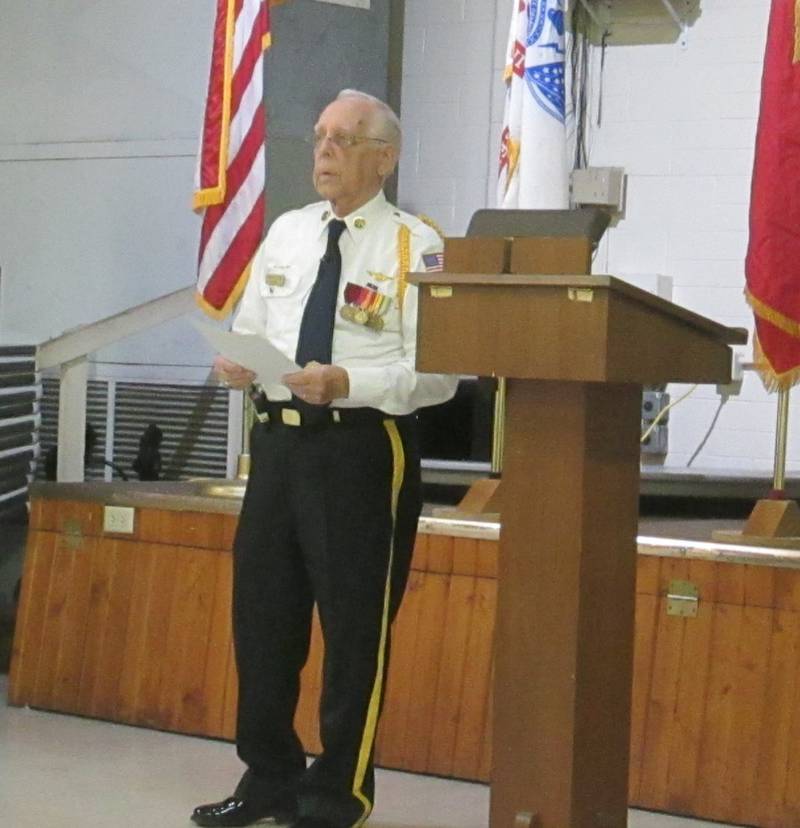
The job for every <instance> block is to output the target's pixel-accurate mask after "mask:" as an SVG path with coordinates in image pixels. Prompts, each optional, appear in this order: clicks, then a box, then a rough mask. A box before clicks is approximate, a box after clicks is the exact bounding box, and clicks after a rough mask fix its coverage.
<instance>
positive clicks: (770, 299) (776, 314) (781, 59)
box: [745, 0, 800, 390]
mask: <svg viewBox="0 0 800 828" xmlns="http://www.w3.org/2000/svg"><path fill="white" fill-rule="evenodd" d="M745 271H746V274H747V289H746V291H745V295H746V296H747V300H748V302H749V303H750V305H751V307H752V308H753V312H754V314H755V322H756V336H755V345H754V348H755V355H754V359H755V362H756V364H757V366H758V368H759V372H760V374H761V378H762V380H763V382H764V385H765V386H766V387H767V388H768V389H770V390H774V389H777V388H789V387H790V386H792V385H794V383H796V382H797V381H798V380H799V379H800V3H796V0H772V9H771V12H770V20H769V31H768V34H767V49H766V56H765V58H764V74H763V77H762V81H761V112H760V115H759V120H758V133H757V136H756V153H755V164H754V168H753V185H752V193H751V199H750V243H749V246H748V250H747V260H746V263H745Z"/></svg>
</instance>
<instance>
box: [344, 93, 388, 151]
mask: <svg viewBox="0 0 800 828" xmlns="http://www.w3.org/2000/svg"><path fill="white" fill-rule="evenodd" d="M347 98H355V99H356V100H360V101H364V102H365V103H368V104H370V105H371V106H372V109H373V112H374V113H375V125H376V126H377V129H378V134H377V135H374V136H373V137H374V138H383V139H385V140H386V141H388V142H389V143H390V144H391V145H392V146H393V147H394V148H395V149H396V150H397V152H398V153H399V152H400V145H401V142H402V139H403V130H402V128H401V126H400V119H399V118H398V117H397V115H396V113H395V111H394V110H393V109H392V108H391V107H390V106H389V104H387V103H385V102H384V101H382V100H381V99H380V98H376V97H375V96H374V95H370V94H368V93H367V92H361V91H359V90H358V89H342V91H341V92H340V93H339V94H338V95H337V96H336V100H337V101H340V100H342V99H347Z"/></svg>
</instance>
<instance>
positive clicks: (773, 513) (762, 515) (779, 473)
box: [711, 388, 800, 549]
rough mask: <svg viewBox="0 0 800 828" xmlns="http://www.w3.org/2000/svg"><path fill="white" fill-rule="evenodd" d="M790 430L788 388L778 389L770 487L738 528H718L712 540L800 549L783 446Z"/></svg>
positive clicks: (799, 517) (797, 512) (799, 520)
mask: <svg viewBox="0 0 800 828" xmlns="http://www.w3.org/2000/svg"><path fill="white" fill-rule="evenodd" d="M788 433H789V388H780V389H779V390H778V413H777V417H776V422H775V465H774V470H773V478H772V490H771V491H770V493H769V495H768V496H767V497H766V498H762V499H761V500H758V501H756V505H755V506H754V507H753V511H752V512H750V517H748V518H747V522H746V523H745V525H744V529H742V531H741V532H732V531H730V530H727V529H724V530H717V531H715V532H712V533H711V537H712V538H713V539H714V540H717V541H722V542H724V543H743V544H750V545H758V546H779V547H782V548H784V549H800V506H798V505H797V501H795V500H790V499H789V498H788V497H787V495H786V446H787V442H788V439H787V438H788Z"/></svg>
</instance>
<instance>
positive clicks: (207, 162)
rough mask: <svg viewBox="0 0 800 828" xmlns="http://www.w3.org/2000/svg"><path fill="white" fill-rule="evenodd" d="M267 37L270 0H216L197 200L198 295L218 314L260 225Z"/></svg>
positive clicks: (242, 278) (238, 285) (239, 280)
mask: <svg viewBox="0 0 800 828" xmlns="http://www.w3.org/2000/svg"><path fill="white" fill-rule="evenodd" d="M269 44H270V26H269V4H268V2H267V0H217V13H216V19H215V22H214V41H213V45H212V51H211V71H210V77H209V82H208V97H207V99H206V109H205V117H204V120H203V132H202V136H201V139H200V151H199V154H198V162H197V175H196V182H195V194H194V208H195V209H196V210H203V211H204V214H203V226H202V230H201V233H200V251H199V257H198V259H199V261H198V274H197V299H198V303H199V304H200V306H201V307H202V308H203V309H204V310H205V311H206V312H207V313H208V314H210V315H211V316H215V317H218V318H221V317H224V316H227V314H228V313H230V311H231V308H232V307H233V305H234V304H235V302H236V301H237V299H238V298H239V296H240V295H241V293H242V291H243V290H244V285H245V283H246V282H247V277H248V276H249V274H250V262H251V260H252V258H253V255H254V254H255V252H256V250H257V249H258V246H259V244H260V243H261V237H262V235H263V231H264V207H265V204H264V186H265V178H266V159H265V149H264V143H265V140H266V124H265V115H264V102H263V97H264V88H263V86H264V85H263V77H264V74H263V66H264V61H263V53H264V50H265V49H266V48H268V46H269Z"/></svg>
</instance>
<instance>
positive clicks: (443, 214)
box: [400, 0, 800, 471]
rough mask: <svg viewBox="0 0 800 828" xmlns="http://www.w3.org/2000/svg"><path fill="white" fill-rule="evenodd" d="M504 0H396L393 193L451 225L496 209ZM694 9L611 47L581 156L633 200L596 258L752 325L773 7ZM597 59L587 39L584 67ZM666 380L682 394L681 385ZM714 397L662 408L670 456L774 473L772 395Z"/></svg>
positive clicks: (799, 412) (794, 455)
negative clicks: (398, 120) (677, 28)
mask: <svg viewBox="0 0 800 828" xmlns="http://www.w3.org/2000/svg"><path fill="white" fill-rule="evenodd" d="M511 6H512V3H511V2H510V0H407V3H406V32H405V54H404V62H405V65H404V88H403V120H404V123H405V125H406V134H407V140H406V145H405V149H404V152H403V158H402V162H401V172H400V201H401V203H403V204H404V205H405V206H408V207H410V208H412V209H414V210H417V211H420V212H425V213H429V214H430V215H432V216H433V217H435V218H437V219H438V220H439V221H440V222H441V224H442V225H443V227H444V229H445V230H446V231H447V232H448V233H452V234H455V235H458V234H461V233H463V232H464V231H465V229H466V226H467V222H468V220H469V217H470V215H471V214H472V213H473V211H474V210H476V209H478V208H480V207H484V206H493V205H494V182H495V172H496V166H497V165H496V159H497V148H498V144H499V133H500V124H501V121H502V99H503V87H502V82H501V69H502V65H503V59H504V56H503V53H504V50H505V41H506V37H507V31H508V23H509V15H510V13H511ZM701 10H702V13H701V16H700V18H699V19H698V20H697V22H696V23H695V24H694V25H693V26H692V27H691V28H690V29H689V30H688V33H687V37H686V39H685V42H681V41H678V42H676V43H674V44H670V45H644V46H631V47H610V48H609V49H608V50H607V52H606V60H605V71H604V76H603V82H602V87H603V96H602V123H601V124H600V125H598V124H597V97H596V96H595V98H594V101H593V124H592V127H591V138H590V163H591V164H592V165H596V166H605V165H615V166H617V165H618V166H624V167H625V168H626V170H627V172H628V200H627V210H626V214H625V217H624V219H623V220H622V221H620V222H619V224H618V226H616V227H615V228H613V229H612V230H610V231H609V232H608V234H607V237H606V239H605V241H604V243H603V245H602V247H601V249H600V251H599V253H598V255H597V258H596V260H595V268H594V269H595V272H597V273H611V274H614V275H618V276H620V277H622V278H625V274H626V273H629V274H634V273H635V274H643V273H651V274H656V273H660V274H665V275H667V276H670V277H671V278H672V280H673V300H674V301H676V302H678V303H679V304H681V305H683V306H685V307H687V308H690V309H692V310H694V311H697V312H699V313H702V314H705V315H707V316H710V317H711V318H713V319H716V320H717V321H719V322H722V323H724V324H727V325H736V326H741V327H747V328H749V329H751V330H752V315H751V313H750V311H749V309H748V308H747V305H746V303H745V301H744V298H743V296H742V289H743V286H744V254H745V250H746V246H747V220H748V203H749V195H750V193H749V187H750V175H751V170H752V162H753V146H754V140H755V130H756V118H757V115H758V103H759V91H760V79H761V68H762V62H763V52H764V44H765V40H766V26H767V17H768V12H769V2H768V0H703V2H702V4H701ZM598 57H599V53H598V52H597V50H595V55H594V62H595V66H597V64H598ZM597 86H598V83H597V80H595V83H594V87H595V89H597ZM487 123H491V128H490V129H487V127H486V125H487ZM632 346H635V343H632ZM746 359H747V360H748V361H750V359H751V350H750V347H749V346H748V348H747V349H746ZM669 390H670V392H671V393H672V394H673V396H678V395H680V394H681V393H683V392H684V391H685V390H687V389H686V388H685V387H684V386H678V385H675V386H671V387H670V389H669ZM720 405H721V398H720V396H719V395H718V394H717V393H716V389H715V388H713V387H701V388H698V389H697V390H696V391H695V392H694V393H693V394H692V395H691V396H690V397H689V398H688V399H687V400H686V401H685V402H683V403H681V404H680V405H679V406H678V407H676V408H675V409H674V410H673V412H672V416H671V422H670V451H669V454H668V456H667V459H666V464H667V465H669V466H673V467H678V468H680V467H683V468H685V467H686V466H687V463H688V462H689V461H690V459H691V458H692V456H693V455H694V454H695V453H696V452H697V450H698V449H700V451H699V453H697V456H696V457H695V459H694V460H693V462H692V466H691V468H694V469H709V468H711V469H741V470H746V471H754V470H770V469H771V468H772V457H773V450H774V432H775V397H774V396H773V395H767V394H766V393H765V392H764V390H763V388H762V386H761V383H760V381H759V380H758V378H757V377H756V376H755V375H754V374H752V373H746V374H745V381H744V385H743V388H742V392H741V393H740V394H739V395H738V396H736V397H733V398H731V399H729V400H728V401H727V402H725V403H724V404H722V406H721V408H720ZM791 412H792V414H791V428H790V434H789V470H790V471H797V470H800V439H798V438H795V435H799V436H800V408H799V407H798V406H796V405H795V406H794V407H793V408H792V409H791ZM717 415H718V416H717ZM715 416H716V422H715V424H714V425H713V429H712V428H711V427H712V423H714V419H715ZM710 429H711V431H710V433H709V430H710ZM706 435H708V439H707V440H705V442H703V441H704V438H705V437H706ZM701 445H702V448H701Z"/></svg>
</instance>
